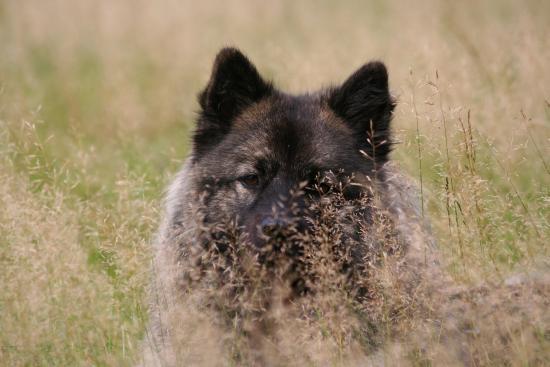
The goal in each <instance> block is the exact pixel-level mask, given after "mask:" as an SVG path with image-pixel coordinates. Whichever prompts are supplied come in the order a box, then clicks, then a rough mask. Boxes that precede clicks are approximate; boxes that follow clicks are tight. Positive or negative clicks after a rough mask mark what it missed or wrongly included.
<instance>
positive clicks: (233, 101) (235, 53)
mask: <svg viewBox="0 0 550 367" xmlns="http://www.w3.org/2000/svg"><path fill="white" fill-rule="evenodd" d="M272 91H273V86H272V85H271V83H269V82H266V81H265V80H264V79H263V78H262V77H261V76H260V74H259V73H258V70H256V67H255V66H254V65H253V64H252V63H251V62H250V61H249V60H248V59H247V58H246V56H244V55H243V54H242V53H241V52H240V51H239V50H237V49H235V48H224V49H222V50H221V51H220V52H219V53H218V55H217V56H216V60H215V61H214V66H213V68H212V75H211V76H210V80H209V81H208V84H207V86H206V88H205V89H204V90H203V91H202V92H201V93H200V94H199V104H200V107H201V111H200V116H199V121H198V124H197V130H196V132H195V139H194V142H195V150H196V151H200V150H202V149H203V148H205V147H207V146H208V145H212V144H215V143H217V142H219V140H221V138H222V137H223V136H224V135H225V134H226V133H227V132H228V131H229V129H230V128H231V123H232V121H233V120H234V119H235V117H237V116H238V115H239V114H240V113H241V112H242V111H243V110H244V109H246V108H247V107H249V106H250V105H252V104H253V103H255V102H258V101H259V100H261V99H262V98H265V97H266V96H268V95H269V94H271V93H272Z"/></svg>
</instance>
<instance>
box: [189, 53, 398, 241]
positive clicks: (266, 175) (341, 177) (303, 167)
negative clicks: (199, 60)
mask: <svg viewBox="0 0 550 367" xmlns="http://www.w3.org/2000/svg"><path fill="white" fill-rule="evenodd" d="M199 103H200V107H201V109H200V114H199V117H198V122H197V128H196V131H195V134H194V138H193V143H194V145H193V152H192V162H193V163H192V164H193V165H194V172H196V176H195V185H196V188H197V190H198V191H199V192H204V193H205V195H204V205H205V206H206V208H207V209H206V210H205V213H206V221H207V222H210V223H215V222H218V221H227V220H236V221H237V223H238V225H239V227H240V228H243V229H244V232H245V233H247V235H248V238H249V240H250V242H252V243H253V244H254V245H256V246H258V247H262V246H263V244H264V243H265V241H266V237H270V236H272V235H273V234H275V233H277V232H278V230H280V229H282V228H283V229H284V228H285V227H289V226H291V227H293V228H296V229H298V230H300V231H301V230H305V229H306V228H307V227H308V222H309V219H308V218H309V217H310V216H311V215H312V214H311V212H310V211H309V208H310V207H311V204H312V203H315V202H316V201H319V200H321V199H322V197H323V196H324V195H327V194H330V193H331V192H339V193H341V194H342V196H343V197H344V198H345V199H346V200H355V199H358V198H360V197H362V196H364V195H368V191H369V185H370V184H369V183H370V182H372V181H373V180H376V176H377V174H378V172H379V171H380V168H381V167H382V166H383V165H384V163H386V161H387V160H388V154H389V152H390V148H391V137H390V120H391V116H392V110H393V107H394V102H393V100H392V98H391V96H390V93H389V90H388V75H387V71H386V67H385V66H384V65H383V64H382V63H380V62H370V63H368V64H365V65H363V66H362V67H361V68H359V69H358V70H357V71H356V72H355V73H353V74H352V75H351V76H350V77H349V78H348V79H347V80H346V81H345V82H344V83H343V84H342V85H341V86H339V87H334V88H329V89H326V90H323V91H320V92H317V93H313V94H303V95H289V94H285V93H283V92H281V91H279V90H277V89H276V88H275V87H274V86H273V85H272V84H271V83H270V82H268V81H266V80H265V79H264V78H262V77H261V76H260V74H259V73H258V71H257V69H256V68H255V67H254V65H253V64H252V63H251V62H250V61H249V60H248V59H247V58H246V57H245V56H244V55H243V54H242V53H241V52H239V51H238V50H236V49H233V48H226V49H223V50H221V51H220V52H219V54H218V55H217V57H216V60H215V62H214V67H213V71H212V75H211V78H210V80H209V82H208V85H207V86H206V88H205V89H204V90H203V91H202V93H201V94H200V96H199Z"/></svg>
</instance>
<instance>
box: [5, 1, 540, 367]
mask: <svg viewBox="0 0 550 367" xmlns="http://www.w3.org/2000/svg"><path fill="white" fill-rule="evenodd" d="M548 34H550V3H548V2H546V1H536V0H531V1H523V2H515V1H511V0H510V1H496V0H494V1H485V2H475V1H462V2H455V3H451V2H437V1H429V0H426V1H419V2H415V4H414V6H412V5H411V4H410V3H409V2H405V1H400V0H393V1H388V2H382V1H369V2H361V1H348V2H345V3H338V2H331V1H321V2H315V3H313V2H291V1H273V2H270V3H269V4H267V3H260V2H251V1H244V0H238V1H233V2H226V3H223V4H222V3H218V2H182V1H175V0H163V1H155V2H149V1H129V0H128V1H117V2H112V1H106V0H105V1H103V0H102V1H94V2H88V1H70V2H69V1H60V0H47V1H44V0H29V1H25V2H22V1H11V0H3V1H0V45H1V46H0V286H1V288H2V292H0V364H3V365H9V366H11V365H132V364H133V363H134V361H135V360H137V359H138V358H139V355H140V341H141V340H142V338H143V333H144V330H145V325H146V322H147V315H146V300H145V298H146V297H145V294H146V292H145V287H146V284H147V283H148V278H149V273H148V272H149V268H150V256H151V249H150V247H149V242H150V238H151V235H152V234H153V232H154V231H155V228H156V226H157V223H158V219H159V210H158V208H159V202H160V198H161V196H162V190H163V188H164V186H165V184H166V183H167V182H168V180H169V178H170V177H171V175H172V174H173V173H174V172H175V171H176V169H177V168H178V166H179V164H180V163H181V160H182V159H183V158H184V157H185V154H186V153H187V152H188V150H189V131H190V130H191V129H192V127H193V118H194V110H195V109H196V108H197V105H196V102H195V95H196V93H197V92H198V90H199V89H200V88H201V87H202V86H203V84H204V83H205V82H206V80H207V77H208V75H209V69H210V66H211V62H212V59H213V56H214V55H215V53H216V51H217V50H218V49H219V48H220V47H221V46H224V45H236V46H238V47H240V48H241V49H243V50H244V51H245V52H246V53H247V54H248V55H249V56H250V57H251V59H252V60H253V61H254V62H255V63H256V64H257V65H258V66H259V68H260V70H261V71H262V72H263V73H264V74H265V75H267V76H270V77H273V78H274V79H275V81H276V83H277V84H278V85H279V86H280V87H281V88H283V89H286V90H289V91H292V92H299V91H306V90H312V89H316V88H318V87H319V86H326V85H329V84H331V83H337V82H339V81H341V80H343V79H344V78H345V77H346V76H347V75H348V74H349V73H350V72H351V71H353V70H354V69H355V68H356V67H358V66H359V65H361V64H362V63H363V62H365V61H367V60H370V59H373V58H377V59H383V60H384V61H385V62H386V63H387V65H388V67H389V71H390V81H391V87H392V90H393V92H394V94H395V95H396V97H397V99H398V107H397V110H396V116H395V119H394V128H395V131H396V134H397V137H398V139H399V140H400V142H401V144H399V145H398V146H397V147H396V150H395V152H394V153H393V158H394V159H395V160H396V161H397V162H398V163H399V165H400V166H401V167H402V169H403V170H405V171H406V172H408V173H409V175H411V176H413V177H416V178H417V180H418V182H419V185H420V184H421V187H422V190H421V192H422V197H421V199H422V208H423V213H424V215H425V216H426V217H428V218H429V219H430V221H431V223H432V227H433V231H434V234H435V237H436V239H437V242H438V246H439V248H440V249H441V252H442V257H443V259H444V263H445V264H446V271H447V272H448V273H449V274H450V275H451V276H452V277H453V278H454V279H455V280H456V281H458V282H460V283H464V284H469V285H473V284H479V283H480V282H486V281H491V282H499V281H501V280H503V279H507V278H508V277H509V276H510V275H511V274H515V273H517V272H527V273H536V272H547V271H548V261H549V258H548V238H549V234H550V228H549V223H548V221H549V217H550V192H549V191H550V189H549V188H550V172H549V164H550V159H549V158H548V157H550V155H549V153H550V152H549V147H550V144H549V143H550V141H549V140H550V72H549V71H548V66H547V61H548V60H550V38H549V37H548ZM500 317H502V318H503V319H502V320H500V321H501V322H502V323H503V324H505V323H506V314H503V315H502V314H501V316H500ZM497 321H498V320H497ZM548 327H549V326H548V324H546V325H544V324H543V325H542V326H541V330H542V331H541V333H542V334H541V335H542V336H541V338H542V339H540V340H543V341H544V340H546V341H547V339H548V337H547V333H548ZM521 340H523V339H521V338H520V339H513V341H514V342H513V343H511V346H510V348H509V349H507V350H505V351H504V352H503V353H508V354H510V356H514V357H513V358H512V357H511V358H509V360H511V361H513V363H515V364H516V365H526V364H527V362H526V361H528V360H532V358H533V354H537V355H539V356H540V353H541V349H536V348H531V347H530V346H529V345H528V344H529V343H527V344H526V343H523V344H522V343H521ZM525 340H528V339H525ZM525 340H524V341H525ZM537 340H539V339H537ZM477 342H478V343H479V345H480V346H482V347H487V348H489V345H490V341H483V340H478V341H477ZM546 343H547V342H546ZM541 345H543V346H544V345H546V346H548V344H541ZM542 351H543V352H546V358H548V350H547V348H546V350H544V349H543V350H542ZM422 358H424V357H422ZM422 358H420V359H419V360H422ZM426 358H428V357H426ZM434 358H435V357H434ZM428 360H429V358H428ZM542 360H543V359H542ZM546 361H548V359H546ZM432 362H433V363H434V364H435V365H437V364H438V363H437V360H436V359H432ZM486 362H487V363H486V364H491V363H497V362H494V361H493V362H491V359H490V358H488V359H487V361H486ZM419 363H420V362H419ZM426 363H427V362H426Z"/></svg>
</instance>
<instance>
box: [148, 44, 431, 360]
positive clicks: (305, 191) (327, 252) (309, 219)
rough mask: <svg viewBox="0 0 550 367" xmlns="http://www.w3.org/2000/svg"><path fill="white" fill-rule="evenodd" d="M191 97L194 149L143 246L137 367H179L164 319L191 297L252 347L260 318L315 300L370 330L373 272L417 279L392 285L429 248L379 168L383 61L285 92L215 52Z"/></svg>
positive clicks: (385, 143) (234, 57)
mask: <svg viewBox="0 0 550 367" xmlns="http://www.w3.org/2000/svg"><path fill="white" fill-rule="evenodd" d="M198 101H199V105H200V111H199V113H198V117H197V121H196V129H195V132H194V134H193V137H192V141H193V148H192V152H191V154H190V156H189V157H188V158H187V160H186V162H185V163H184V165H183V168H182V169H181V170H180V172H179V173H178V174H177V176H176V178H175V179H174V181H173V183H172V184H171V185H170V187H169V189H168V193H167V196H166V201H165V213H164V218H163V222H162V224H161V226H160V229H159V232H158V235H157V238H156V240H155V248H154V251H155V260H154V271H153V273H154V279H153V282H152V283H153V286H152V291H151V294H152V296H151V311H150V318H151V327H150V328H149V332H148V335H149V337H150V342H149V344H150V345H151V346H152V347H151V348H150V349H151V353H149V354H150V356H149V360H150V361H156V362H149V364H151V365H155V364H156V365H175V364H177V363H176V361H177V360H179V359H178V357H177V354H178V347H177V345H176V344H178V343H180V342H181V341H182V339H184V340H185V339H186V336H181V338H180V339H178V337H175V336H174V334H178V333H180V335H181V332H182V331H181V329H182V328H184V326H182V325H183V324H185V323H182V322H181V320H180V321H177V320H176V319H178V318H177V317H175V316H174V314H178V312H179V311H178V310H181V309H184V308H185V309H187V310H189V309H188V308H186V307H189V302H190V300H196V299H197V295H199V296H198V298H199V299H200V300H199V301H197V302H195V301H193V302H195V303H194V305H195V306H194V307H195V309H197V308H203V309H207V310H208V312H213V314H216V315H221V319H222V320H225V324H224V321H222V322H221V323H222V324H224V325H226V326H228V327H229V328H232V327H233V328H234V329H237V330H239V332H241V333H242V334H246V335H247V340H249V341H250V340H252V342H251V343H248V344H249V346H251V347H250V349H252V350H258V349H261V347H259V346H258V343H255V342H254V340H256V341H257V340H258V339H261V338H262V337H263V336H265V335H269V333H270V331H272V329H273V325H274V322H273V318H271V322H270V321H269V320H270V316H268V315H269V314H270V311H269V310H272V309H274V308H275V306H276V305H283V306H282V307H283V308H284V307H285V306H284V305H287V306H288V307H290V306H289V305H296V303H297V302H298V303H300V302H305V301H304V300H311V299H319V297H318V296H319V294H324V293H326V292H327V290H331V291H334V292H337V293H338V294H339V296H337V297H336V298H335V299H337V300H338V301H337V302H340V301H342V300H343V299H347V300H350V303H351V304H353V305H354V306H353V307H352V308H354V310H356V311H357V310H359V311H358V312H363V313H364V314H367V315H369V316H368V317H367V318H371V319H372V320H371V321H369V325H373V324H374V321H376V320H374V318H376V317H377V316H376V315H378V314H379V311H380V309H379V308H380V307H379V306H380V304H381V303H380V302H377V299H378V298H377V297H379V296H380V295H379V294H378V293H377V289H379V288H380V287H379V285H380V284H381V283H380V282H379V281H375V279H377V276H376V275H375V273H376V271H377V270H376V269H379V268H380V266H382V264H388V263H390V262H391V263H392V264H394V267H393V269H402V266H403V264H407V265H408V269H409V270H410V269H415V270H413V271H407V272H403V271H401V273H403V274H408V275H407V276H405V277H402V280H403V282H404V284H408V285H411V284H414V281H413V280H412V278H413V276H411V274H417V273H418V271H417V270H418V269H419V268H421V267H422V266H425V264H426V263H427V260H426V259H427V255H426V253H427V252H426V246H427V245H426V243H428V242H429V241H426V240H425V238H423V237H422V236H423V233H424V232H423V230H422V229H421V227H422V226H423V224H422V220H421V219H420V215H419V212H418V204H417V202H416V201H417V200H416V193H415V189H414V185H412V184H410V182H409V181H408V180H407V179H406V178H404V176H403V175H401V174H400V173H399V171H398V170H397V169H396V168H395V167H394V165H392V163H391V162H390V159H389V158H390V157H389V156H390V152H391V150H392V146H393V139H392V134H391V126H390V125H391V120H392V114H393V110H394V107H395V100H394V98H393V97H392V96H391V94H390V90H389V85H388V72H387V69H386V67H385V65H384V64H383V63H381V62H378V61H373V62H369V63H367V64H365V65H363V66H361V67H360V68H359V69H358V70H356V71H355V72H354V73H353V74H352V75H351V76H350V77H349V78H348V79H347V80H346V81H345V82H344V83H343V84H341V85H340V86H337V87H331V88H326V89H323V90H320V91H318V92H315V93H307V94H301V95H291V94H287V93H284V92H282V91H280V90H278V89H277V88H276V87H275V86H274V85H273V84H272V83H271V82H270V81H267V80H265V79H264V78H263V77H262V76H261V75H260V73H259V72H258V70H257V69H256V67H255V66H254V65H253V64H252V63H251V62H250V61H249V59H248V58H247V57H246V56H244V55H243V54H242V53H241V52H240V51H239V50H237V49H235V48H224V49H222V50H221V51H220V52H219V53H218V55H217V56H216V59H215V61H214V65H213V69H212V74H211V76H210V80H209V82H208V84H207V86H206V87H205V88H204V90H203V91H202V92H201V93H200V94H199V98H198ZM421 237H422V238H421ZM428 247H429V246H428ZM392 259H393V260H392ZM429 262H435V260H433V258H431V257H430V259H429ZM321 264H323V265H322V266H321ZM405 288H407V289H408V288H410V287H405ZM308 302H309V301H308ZM342 302H343V301H342ZM184 304H185V306H183V305H184ZM310 305H311V303H310ZM377 307H378V308H377ZM306 308H307V307H302V311H301V313H302V316H303V315H304V312H303V310H304V309H306ZM311 309H312V308H309V310H310V311H311ZM310 311H306V312H305V313H307V312H310ZM354 312H355V311H354ZM377 312H378V313H377ZM369 320H370V319H369ZM373 320H374V321H373ZM275 323H276V322H275ZM251 325H253V326H251ZM367 334H369V335H371V334H372V335H374V334H376V333H375V331H372V330H370V331H368V332H367ZM258 335H260V336H259V337H258ZM373 339H375V337H373ZM178 340H179V341H178ZM369 343H370V342H369ZM371 344H376V342H373V343H371ZM239 358H244V357H242V356H241V357H239ZM245 359H246V358H245ZM242 361H243V360H240V362H238V363H239V364H240V363H243V362H242Z"/></svg>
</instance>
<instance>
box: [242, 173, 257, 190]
mask: <svg viewBox="0 0 550 367" xmlns="http://www.w3.org/2000/svg"><path fill="white" fill-rule="evenodd" d="M239 181H240V182H241V183H242V184H243V185H244V186H246V187H249V188H255V187H257V186H258V185H259V184H260V177H259V176H258V175H257V174H254V173H252V174H249V175H246V176H243V177H241V178H239Z"/></svg>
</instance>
